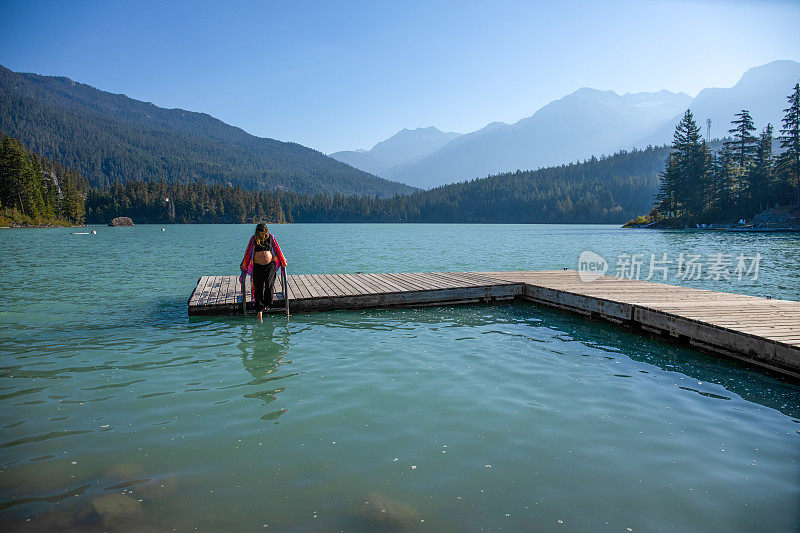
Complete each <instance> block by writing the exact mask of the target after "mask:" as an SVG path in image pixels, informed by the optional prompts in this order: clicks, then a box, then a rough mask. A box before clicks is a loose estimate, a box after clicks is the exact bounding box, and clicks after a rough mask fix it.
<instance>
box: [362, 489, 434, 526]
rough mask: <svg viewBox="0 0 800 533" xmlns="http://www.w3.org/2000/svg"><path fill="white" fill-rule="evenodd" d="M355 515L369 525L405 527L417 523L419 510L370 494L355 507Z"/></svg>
mask: <svg viewBox="0 0 800 533" xmlns="http://www.w3.org/2000/svg"><path fill="white" fill-rule="evenodd" d="M355 511H356V515H357V516H358V517H359V518H361V519H363V520H365V521H366V522H368V523H369V524H370V525H371V526H375V527H380V528H390V529H406V528H409V527H412V526H415V525H419V523H420V522H419V520H420V518H419V512H418V511H417V510H416V509H414V508H413V507H412V506H410V505H408V504H407V503H404V502H401V501H397V500H390V499H389V498H384V497H383V496H380V495H378V494H370V495H369V496H367V497H366V498H364V499H363V500H362V501H361V503H360V504H359V505H358V506H357V507H356V510H355Z"/></svg>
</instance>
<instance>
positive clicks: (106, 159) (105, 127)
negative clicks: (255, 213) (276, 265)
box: [0, 66, 413, 197]
mask: <svg viewBox="0 0 800 533" xmlns="http://www.w3.org/2000/svg"><path fill="white" fill-rule="evenodd" d="M0 133H4V134H6V135H10V136H11V137H15V138H17V139H20V140H21V141H22V142H23V143H24V144H25V145H27V146H28V148H30V149H31V150H33V151H34V152H36V153H38V154H39V155H41V156H44V157H46V158H48V159H51V160H54V161H59V162H61V163H62V164H63V165H64V166H66V167H69V168H72V169H75V170H77V171H78V172H80V174H81V175H82V176H84V178H86V179H87V180H88V182H89V183H90V184H91V185H92V186H94V187H98V188H100V189H108V188H109V187H110V186H111V185H114V184H121V183H125V182H127V181H165V182H174V183H191V182H195V181H202V182H204V183H208V184H221V185H226V186H239V187H241V188H243V189H246V190H255V191H258V190H288V191H295V192H300V193H309V194H319V193H322V194H336V193H341V194H348V195H369V196H375V195H378V196H385V197H390V196H394V195H395V194H404V193H408V192H411V191H413V189H412V188H411V187H408V186H406V185H403V184H400V183H396V182H390V181H386V180H383V179H380V178H377V177H375V176H372V175H370V174H367V173H366V172H362V171H360V170H356V169H354V168H352V167H350V166H347V165H345V164H344V163H341V162H339V161H336V160H334V159H331V158H330V157H327V156H325V155H324V154H322V153H320V152H317V151H316V150H312V149H310V148H306V147H304V146H301V145H299V144H296V143H288V142H281V141H276V140H273V139H264V138H259V137H255V136H253V135H250V134H248V133H247V132H245V131H243V130H241V129H239V128H236V127H233V126H230V125H228V124H225V123H223V122H221V121H220V120H217V119H215V118H213V117H211V116H209V115H207V114H204V113H194V112H189V111H183V110H180V109H163V108H159V107H156V106H155V105H153V104H150V103H146V102H140V101H137V100H133V99H130V98H128V97H126V96H124V95H118V94H111V93H107V92H103V91H100V90H98V89H95V88H93V87H90V86H88V85H84V84H81V83H76V82H74V81H72V80H70V79H68V78H57V77H51V76H39V75H35V74H19V73H15V72H12V71H11V70H8V69H6V68H4V67H1V66H0Z"/></svg>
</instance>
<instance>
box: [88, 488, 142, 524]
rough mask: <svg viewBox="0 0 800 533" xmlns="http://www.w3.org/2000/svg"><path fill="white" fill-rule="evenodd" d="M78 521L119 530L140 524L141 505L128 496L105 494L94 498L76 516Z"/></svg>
mask: <svg viewBox="0 0 800 533" xmlns="http://www.w3.org/2000/svg"><path fill="white" fill-rule="evenodd" d="M76 518H77V521H78V522H82V523H97V524H99V525H101V526H102V527H103V529H105V530H108V531H121V530H125V529H130V528H131V527H133V526H139V525H142V522H143V521H144V514H143V513H142V506H141V504H140V503H139V502H138V501H137V500H134V499H133V498H131V497H130V496H125V495H124V494H107V495H105V496H100V497H99V498H95V499H94V500H92V501H91V502H89V505H87V506H86V507H84V508H83V510H81V511H80V512H79V513H78V516H77V517H76Z"/></svg>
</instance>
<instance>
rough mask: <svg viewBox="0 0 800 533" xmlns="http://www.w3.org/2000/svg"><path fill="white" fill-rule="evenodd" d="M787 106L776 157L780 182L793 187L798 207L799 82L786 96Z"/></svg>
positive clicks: (799, 173)
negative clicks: (778, 153) (778, 151)
mask: <svg viewBox="0 0 800 533" xmlns="http://www.w3.org/2000/svg"><path fill="white" fill-rule="evenodd" d="M786 99H787V100H788V101H789V107H787V108H786V109H784V110H783V111H784V112H785V113H786V116H785V117H784V118H783V121H782V122H783V128H781V135H780V136H779V139H780V141H781V149H782V150H783V153H782V154H781V155H780V157H779V158H778V173H779V175H780V178H781V183H782V184H783V185H784V186H785V187H786V188H788V189H790V190H791V188H794V189H795V200H796V202H797V205H798V207H800V83H796V84H795V85H794V92H792V94H790V95H789V96H788V97H787V98H786Z"/></svg>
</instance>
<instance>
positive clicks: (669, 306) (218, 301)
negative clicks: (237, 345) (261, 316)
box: [189, 270, 800, 378]
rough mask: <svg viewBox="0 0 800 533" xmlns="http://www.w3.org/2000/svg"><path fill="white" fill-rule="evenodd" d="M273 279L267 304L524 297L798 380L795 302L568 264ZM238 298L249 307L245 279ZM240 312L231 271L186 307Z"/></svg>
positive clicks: (373, 304) (204, 285)
mask: <svg viewBox="0 0 800 533" xmlns="http://www.w3.org/2000/svg"><path fill="white" fill-rule="evenodd" d="M282 286H283V284H280V283H276V284H275V287H276V291H275V294H274V299H275V304H274V305H275V309H274V310H273V311H275V312H283V311H284V305H285V303H287V302H286V300H285V297H288V304H289V308H290V310H291V312H306V311H330V310H336V309H367V308H383V307H408V306H414V307H416V306H423V305H448V304H459V303H477V302H491V301H504V300H513V299H519V300H525V301H530V302H535V303H537V304H541V305H546V306H549V307H557V308H560V309H564V310H567V311H570V312H574V313H579V314H581V315H584V316H587V317H591V318H596V319H603V320H607V321H609V322H613V323H615V324H618V325H620V326H625V327H627V328H630V329H635V330H641V331H644V332H648V333H651V334H656V335H660V336H664V337H668V338H671V339H674V340H678V341H684V342H687V343H689V344H691V345H693V346H695V347H697V348H700V349H702V350H704V351H709V352H714V353H717V354H722V355H726V356H730V357H734V358H737V359H742V360H744V361H747V362H750V363H753V364H757V365H760V366H762V367H766V368H769V369H771V370H774V371H777V372H780V373H782V374H786V375H790V376H793V377H795V378H800V302H794V301H789V300H770V299H766V298H758V297H755V296H745V295H741V294H731V293H724V292H715V291H707V290H702V289H694V288H690V287H682V286H675V285H667V284H665V283H654V282H649V281H638V280H630V279H621V278H616V277H611V276H603V277H600V278H599V279H596V280H593V281H589V282H586V281H582V280H581V279H580V277H579V276H578V273H577V272H576V271H574V270H554V271H511V272H419V273H389V274H362V273H358V274H306V275H303V274H292V275H288V276H286V284H285V287H286V290H285V292H286V295H284V291H283V288H282ZM245 294H246V301H245V305H251V306H252V302H251V298H250V286H249V280H248V282H247V286H246V287H245ZM241 312H242V289H241V284H240V281H239V277H238V276H203V277H202V278H200V280H199V282H198V284H197V287H196V288H195V290H194V292H193V293H192V296H191V297H190V298H189V314H190V315H225V314H236V313H241Z"/></svg>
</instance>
